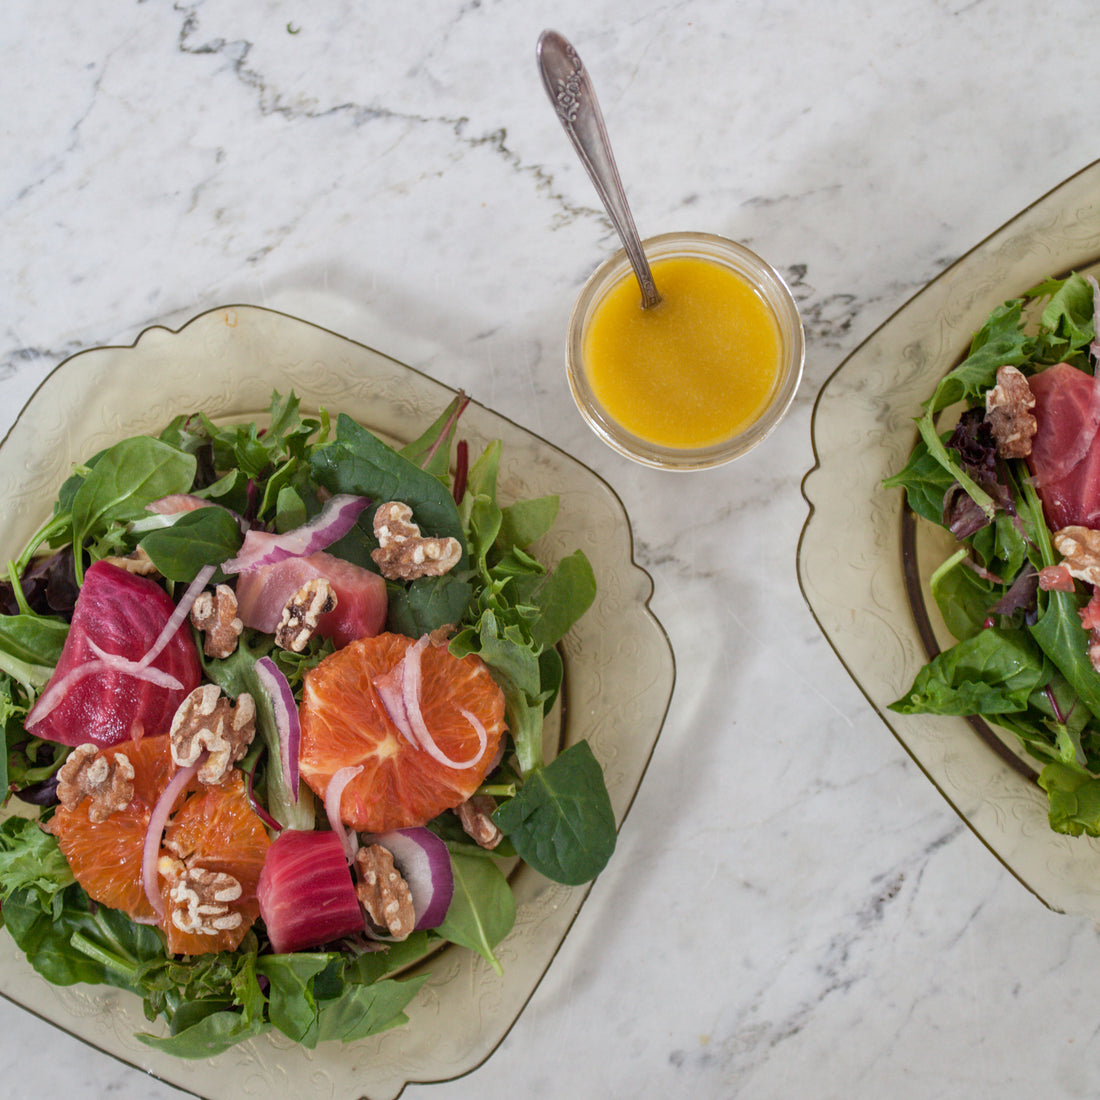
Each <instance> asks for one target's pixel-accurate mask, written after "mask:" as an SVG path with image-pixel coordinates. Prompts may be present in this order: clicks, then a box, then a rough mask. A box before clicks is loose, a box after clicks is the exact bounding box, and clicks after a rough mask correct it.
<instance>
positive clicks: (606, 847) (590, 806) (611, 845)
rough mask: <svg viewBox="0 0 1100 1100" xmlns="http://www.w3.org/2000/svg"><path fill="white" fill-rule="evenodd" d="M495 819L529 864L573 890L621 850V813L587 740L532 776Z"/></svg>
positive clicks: (500, 809) (501, 807) (503, 806)
mask: <svg viewBox="0 0 1100 1100" xmlns="http://www.w3.org/2000/svg"><path fill="white" fill-rule="evenodd" d="M493 820H494V821H495V822H496V824H497V825H498V826H499V828H500V830H501V831H502V832H503V833H504V834H505V836H507V837H508V839H509V840H511V842H512V844H513V845H514V846H515V849H516V851H517V852H518V853H519V855H520V857H521V858H522V859H523V860H524V861H525V862H527V863H528V864H530V866H531V867H533V868H534V869H535V870H536V871H538V872H540V873H541V874H543V875H545V876H546V877H547V878H549V879H553V881H555V882H561V883H565V884H566V885H569V886H575V885H578V884H580V883H582V882H587V881H588V880H589V879H592V878H595V877H596V875H598V874H599V873H600V871H602V870H603V868H604V867H605V865H606V864H607V861H608V860H609V859H610V858H611V853H612V852H613V851H614V849H615V814H614V812H613V810H612V808H611V799H610V797H609V796H608V793H607V787H606V786H605V785H604V778H603V771H602V770H601V768H600V765H599V763H598V761H597V760H596V758H595V756H593V754H592V749H591V748H590V747H589V745H588V742H587V741H578V742H577V743H576V744H575V745H571V746H570V747H569V748H567V749H566V750H565V752H563V753H561V754H560V755H559V756H557V757H555V758H554V759H553V760H552V761H551V762H550V763H549V764H547V765H545V766H544V767H541V768H538V769H536V770H535V771H534V772H532V773H531V775H529V776H527V778H526V779H525V780H524V784H523V786H522V787H521V788H520V790H519V793H518V794H517V795H516V796H515V798H512V799H509V801H507V802H505V803H504V804H503V805H501V806H500V807H499V808H498V809H497V811H496V813H494V814H493Z"/></svg>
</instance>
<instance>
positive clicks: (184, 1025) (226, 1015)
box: [135, 1000, 270, 1058]
mask: <svg viewBox="0 0 1100 1100" xmlns="http://www.w3.org/2000/svg"><path fill="white" fill-rule="evenodd" d="M222 1005H223V1002H221V1001H217V1000H205V1001H192V1002H189V1003H188V1004H186V1005H183V1006H181V1008H180V1009H179V1011H178V1013H177V1016H178V1017H179V1029H178V1030H176V1029H173V1031H172V1033H171V1034H169V1035H168V1036H161V1035H153V1034H152V1033H150V1032H147V1031H142V1032H138V1034H137V1035H136V1036H135V1038H136V1039H138V1040H140V1041H141V1042H142V1043H144V1044H145V1045H146V1046H149V1047H153V1048H154V1049H156V1050H160V1051H163V1052H164V1053H165V1054H171V1055H173V1056H174V1057H176V1058H212V1057H213V1056H214V1055H216V1054H221V1053H222V1052H223V1051H226V1050H229V1049H230V1047H234V1046H236V1045H237V1044H238V1043H243V1042H244V1041H245V1040H246V1039H252V1038H254V1037H255V1036H257V1035H261V1034H263V1032H265V1031H267V1030H268V1028H269V1026H270V1025H269V1024H268V1023H266V1022H265V1021H264V1020H263V1019H257V1018H255V1017H249V1016H246V1015H245V1014H243V1013H241V1012H237V1011H234V1010H233V1009H225V1008H223V1007H222Z"/></svg>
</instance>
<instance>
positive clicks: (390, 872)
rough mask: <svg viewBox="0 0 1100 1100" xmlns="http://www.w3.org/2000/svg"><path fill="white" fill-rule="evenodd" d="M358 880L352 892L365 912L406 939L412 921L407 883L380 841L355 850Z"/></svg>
mask: <svg viewBox="0 0 1100 1100" xmlns="http://www.w3.org/2000/svg"><path fill="white" fill-rule="evenodd" d="M355 867H356V870H357V871H358V872H359V881H358V883H357V884H356V887H355V893H356V894H357V895H358V897H359V901H360V903H361V904H362V906H363V908H364V909H366V911H367V915H368V916H369V917H370V919H371V920H372V921H373V922H374V923H375V924H376V925H377V926H378V927H379V928H383V929H385V930H386V931H387V932H388V933H389V934H390V935H391V936H392V937H393V938H394V939H395V940H403V939H406V938H407V937H408V935H409V933H410V932H411V931H412V930H413V927H414V926H415V924H416V915H415V913H414V912H413V903H412V894H411V892H410V891H409V884H408V883H407V882H406V881H405V880H404V879H403V878H402V877H401V872H400V871H398V870H397V868H396V867H394V865H393V855H392V854H391V853H390V851H389V849H388V848H383V847H382V845H381V844H371V845H369V846H368V847H366V848H360V849H359V851H358V852H356V853H355Z"/></svg>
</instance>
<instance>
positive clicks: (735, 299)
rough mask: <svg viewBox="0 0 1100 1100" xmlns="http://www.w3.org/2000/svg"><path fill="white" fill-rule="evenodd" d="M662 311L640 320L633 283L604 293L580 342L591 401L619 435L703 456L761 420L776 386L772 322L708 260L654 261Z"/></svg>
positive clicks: (740, 282)
mask: <svg viewBox="0 0 1100 1100" xmlns="http://www.w3.org/2000/svg"><path fill="white" fill-rule="evenodd" d="M652 268H653V279H654V282H656V284H657V287H658V290H659V291H660V293H661V297H662V301H661V303H660V304H659V305H657V306H654V307H653V308H652V309H648V310H644V309H642V305H641V298H640V292H639V289H638V283H637V280H636V279H635V278H634V275H633V274H632V273H631V274H628V275H627V276H625V277H624V278H623V279H621V280H620V281H619V282H618V283H616V284H615V286H613V287H612V288H611V290H610V291H609V292H608V293H607V294H606V295H605V297H604V298H603V300H602V301H601V302H600V303H599V305H598V306H597V307H596V309H595V311H594V313H593V315H592V319H591V320H590V321H589V323H588V327H587V329H586V331H585V334H584V370H585V374H586V375H587V376H588V381H589V384H590V385H591V387H592V389H593V392H594V393H595V395H596V398H597V399H598V400H599V402H600V404H602V405H603V407H604V408H605V409H606V410H607V412H608V414H609V415H610V416H611V417H612V418H613V419H615V420H617V421H618V422H619V423H620V424H621V425H622V426H623V427H624V428H626V429H627V430H628V431H630V432H633V433H634V434H635V435H637V436H640V437H641V438H642V439H645V440H647V441H648V442H650V443H653V444H656V445H658V446H663V447H680V448H685V449H687V448H694V447H709V446H712V445H714V444H716V443H721V442H723V441H724V440H726V439H729V438H731V437H732V436H734V435H736V434H737V433H738V432H739V431H741V430H742V429H744V428H746V427H748V426H749V425H750V424H752V423H753V421H755V420H757V419H759V417H760V416H761V415H762V414H763V412H764V410H765V408H766V407H767V405H768V402H769V401H770V400H771V397H772V394H773V393H774V392H775V387H776V384H777V381H778V377H779V357H780V350H781V349H780V335H779V326H778V324H777V323H776V320H775V316H774V315H773V313H772V311H771V310H770V309H769V307H768V306H767V304H766V303H765V302H764V300H763V299H762V298H761V297H760V295H759V294H758V293H757V292H756V291H755V290H754V289H753V287H752V286H751V285H750V284H749V283H748V282H747V281H746V280H745V279H743V278H742V277H741V276H740V275H738V274H737V273H736V272H733V271H731V270H730V269H729V268H727V267H723V266H722V265H721V264H718V263H715V262H713V261H711V260H705V259H698V258H695V257H677V258H671V259H665V260H657V261H655V262H654V263H653V265H652Z"/></svg>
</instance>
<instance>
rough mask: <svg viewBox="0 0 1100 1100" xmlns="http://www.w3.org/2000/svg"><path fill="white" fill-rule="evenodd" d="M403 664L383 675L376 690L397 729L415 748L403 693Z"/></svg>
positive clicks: (376, 683) (376, 684) (414, 738)
mask: <svg viewBox="0 0 1100 1100" xmlns="http://www.w3.org/2000/svg"><path fill="white" fill-rule="evenodd" d="M400 673H401V662H400V661H399V662H398V663H397V664H396V665H395V666H394V667H393V668H392V669H391V670H390V671H389V672H386V673H383V675H381V676H379V677H378V678H377V679H376V680H375V681H374V690H375V691H377V692H378V698H379V699H380V700H381V701H382V706H383V708H384V709H385V711H386V713H387V714H388V715H389V717H390V721H391V722H393V724H394V725H395V726H396V727H397V729H398V731H399V732H400V734H401V736H402V737H404V738H405V740H406V741H408V743H409V744H410V745H412V746H413V747H414V748H415V747H418V746H417V744H416V737H415V736H414V734H413V731H412V726H411V725H409V714H408V711H407V710H406V709H405V698H404V695H403V694H402V692H401V676H400Z"/></svg>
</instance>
